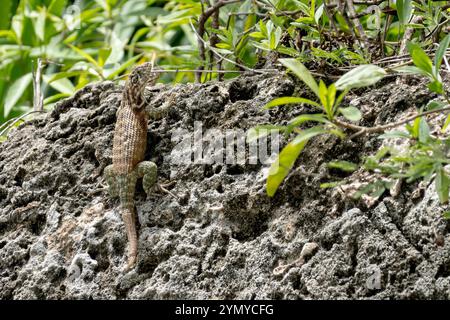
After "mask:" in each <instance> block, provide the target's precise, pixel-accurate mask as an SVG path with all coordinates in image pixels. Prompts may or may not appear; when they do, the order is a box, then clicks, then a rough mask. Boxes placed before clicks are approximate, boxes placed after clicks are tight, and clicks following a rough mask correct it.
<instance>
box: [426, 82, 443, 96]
mask: <svg viewBox="0 0 450 320" xmlns="http://www.w3.org/2000/svg"><path fill="white" fill-rule="evenodd" d="M428 89H430V91H432V92H436V93H439V94H442V93H444V87H443V85H442V82H441V81H439V80H434V81H431V82H430V83H429V84H428Z"/></svg>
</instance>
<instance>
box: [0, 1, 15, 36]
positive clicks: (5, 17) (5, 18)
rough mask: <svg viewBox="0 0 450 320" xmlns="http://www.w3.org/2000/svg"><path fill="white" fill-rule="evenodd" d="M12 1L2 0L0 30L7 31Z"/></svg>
mask: <svg viewBox="0 0 450 320" xmlns="http://www.w3.org/2000/svg"><path fill="white" fill-rule="evenodd" d="M13 2H14V0H2V14H1V15H0V29H5V30H6V29H9V24H10V23H11V21H10V19H11V11H12V4H13Z"/></svg>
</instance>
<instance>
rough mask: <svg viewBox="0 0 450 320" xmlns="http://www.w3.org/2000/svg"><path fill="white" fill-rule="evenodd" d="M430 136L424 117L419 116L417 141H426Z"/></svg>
mask: <svg viewBox="0 0 450 320" xmlns="http://www.w3.org/2000/svg"><path fill="white" fill-rule="evenodd" d="M429 138H430V127H429V126H428V123H427V121H426V120H425V118H423V117H420V122H419V141H420V142H422V143H426V142H427V141H428V139H429Z"/></svg>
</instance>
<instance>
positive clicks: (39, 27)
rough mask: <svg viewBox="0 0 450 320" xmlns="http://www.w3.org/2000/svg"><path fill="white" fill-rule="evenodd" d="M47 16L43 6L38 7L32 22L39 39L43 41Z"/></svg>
mask: <svg viewBox="0 0 450 320" xmlns="http://www.w3.org/2000/svg"><path fill="white" fill-rule="evenodd" d="M46 17H47V11H46V9H45V8H40V9H39V14H38V16H37V18H36V20H35V21H33V22H34V32H35V33H36V36H37V37H38V38H39V40H41V41H44V38H45V19H46Z"/></svg>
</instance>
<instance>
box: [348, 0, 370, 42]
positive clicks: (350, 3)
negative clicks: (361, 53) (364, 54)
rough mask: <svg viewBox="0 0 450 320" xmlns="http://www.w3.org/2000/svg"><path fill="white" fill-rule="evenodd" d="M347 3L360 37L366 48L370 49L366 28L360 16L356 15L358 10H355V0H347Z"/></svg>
mask: <svg viewBox="0 0 450 320" xmlns="http://www.w3.org/2000/svg"><path fill="white" fill-rule="evenodd" d="M346 4H347V9H348V13H349V14H350V15H349V18H350V19H352V21H353V25H354V26H355V29H356V30H357V34H358V36H359V38H360V39H361V40H362V42H363V44H364V46H365V47H366V49H368V48H369V39H368V38H367V35H366V32H365V31H364V28H363V26H362V24H361V22H360V21H359V19H358V17H357V16H356V10H355V6H354V5H353V0H346Z"/></svg>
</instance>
